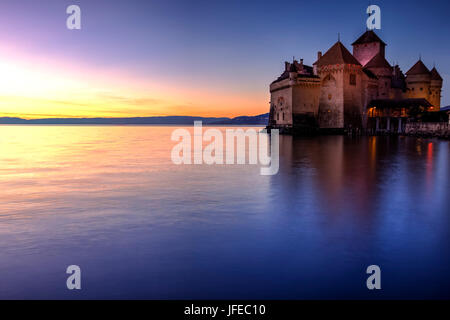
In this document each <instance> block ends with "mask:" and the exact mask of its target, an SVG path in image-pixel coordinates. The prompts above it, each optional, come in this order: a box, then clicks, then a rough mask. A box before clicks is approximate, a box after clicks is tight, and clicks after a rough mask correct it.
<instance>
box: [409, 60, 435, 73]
mask: <svg viewBox="0 0 450 320" xmlns="http://www.w3.org/2000/svg"><path fill="white" fill-rule="evenodd" d="M423 74H428V75H429V74H430V70H428V68H427V67H426V66H425V65H424V64H423V62H422V60H419V61H417V62H416V64H415V65H413V66H412V67H411V69H409V70H408V71H406V75H407V76H412V75H423Z"/></svg>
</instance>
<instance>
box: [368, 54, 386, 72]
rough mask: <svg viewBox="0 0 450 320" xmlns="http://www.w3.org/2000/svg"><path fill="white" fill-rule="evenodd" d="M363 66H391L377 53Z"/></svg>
mask: <svg viewBox="0 0 450 320" xmlns="http://www.w3.org/2000/svg"><path fill="white" fill-rule="evenodd" d="M364 67H365V68H389V69H392V66H391V65H390V64H389V62H387V60H386V59H385V58H384V57H383V56H382V55H381V54H380V53H377V54H376V55H375V56H374V57H373V58H372V59H371V60H370V61H369V62H367V63H366V65H365V66H364Z"/></svg>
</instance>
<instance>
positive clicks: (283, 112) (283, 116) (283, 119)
mask: <svg viewBox="0 0 450 320" xmlns="http://www.w3.org/2000/svg"><path fill="white" fill-rule="evenodd" d="M283 121H284V112H283Z"/></svg>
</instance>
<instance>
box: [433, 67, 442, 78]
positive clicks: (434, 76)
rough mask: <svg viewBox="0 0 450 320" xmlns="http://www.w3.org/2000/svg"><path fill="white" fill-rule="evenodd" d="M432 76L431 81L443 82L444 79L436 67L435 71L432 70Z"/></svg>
mask: <svg viewBox="0 0 450 320" xmlns="http://www.w3.org/2000/svg"><path fill="white" fill-rule="evenodd" d="M430 74H431V80H440V81H442V77H441V75H440V74H439V72H438V71H437V70H436V68H435V67H433V69H431V72H430Z"/></svg>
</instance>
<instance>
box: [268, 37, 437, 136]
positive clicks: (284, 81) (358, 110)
mask: <svg viewBox="0 0 450 320" xmlns="http://www.w3.org/2000/svg"><path fill="white" fill-rule="evenodd" d="M352 46H353V54H352V53H350V52H349V51H348V50H347V49H346V48H345V46H344V45H343V44H342V43H341V42H340V41H338V42H336V43H335V44H334V45H333V46H332V47H331V48H330V49H329V50H328V51H327V52H326V53H325V54H324V55H322V53H321V52H318V55H317V61H316V62H315V63H314V64H313V66H307V65H304V64H303V60H300V62H298V61H297V60H294V61H293V62H292V63H289V62H286V63H285V70H284V72H283V73H282V74H281V76H280V77H278V79H276V80H275V81H274V82H272V83H271V85H270V94H271V98H270V117H269V126H268V127H269V128H282V129H283V128H285V129H294V130H295V129H299V128H313V127H315V128H322V129H365V128H366V127H367V125H368V123H369V117H371V116H373V115H374V114H375V113H374V112H373V109H376V107H377V105H378V104H377V103H378V102H379V101H381V102H382V103H380V104H379V107H380V108H381V107H382V105H390V106H392V103H393V104H394V105H395V106H398V107H399V108H403V109H404V108H408V107H409V106H410V105H414V106H416V105H417V104H418V103H422V104H423V105H424V106H425V108H428V110H429V111H438V110H439V108H440V99H441V89H442V78H441V77H440V75H439V73H438V71H437V70H436V68H433V69H432V70H431V71H429V70H428V68H427V67H426V66H425V65H424V64H423V62H422V61H421V60H419V61H418V62H417V63H416V64H415V65H414V66H413V67H412V68H411V69H410V70H409V71H408V72H406V76H405V75H404V74H403V72H402V71H401V70H400V68H399V66H398V65H396V66H391V65H390V64H389V62H388V61H387V60H386V59H385V47H386V44H385V43H384V42H383V41H382V40H381V39H380V38H379V37H378V36H377V35H376V34H375V32H373V31H366V32H365V33H364V34H363V35H362V36H361V37H359V38H358V39H357V40H356V41H355V42H354V43H353V44H352ZM386 101H388V102H389V103H386ZM423 101H425V103H423ZM377 114H380V113H377Z"/></svg>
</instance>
